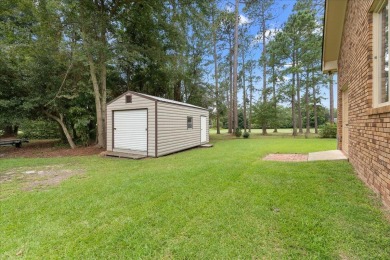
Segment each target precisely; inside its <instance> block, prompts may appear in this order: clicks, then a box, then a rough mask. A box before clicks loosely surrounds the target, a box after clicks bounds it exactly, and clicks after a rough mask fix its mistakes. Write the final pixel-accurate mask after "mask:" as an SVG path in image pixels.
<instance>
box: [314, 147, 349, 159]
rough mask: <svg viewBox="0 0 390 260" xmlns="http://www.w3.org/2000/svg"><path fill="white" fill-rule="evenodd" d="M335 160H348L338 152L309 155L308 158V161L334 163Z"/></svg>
mask: <svg viewBox="0 0 390 260" xmlns="http://www.w3.org/2000/svg"><path fill="white" fill-rule="evenodd" d="M335 160H348V158H347V157H346V156H345V155H344V154H343V152H342V151H340V150H331V151H323V152H316V153H309V158H308V161H335Z"/></svg>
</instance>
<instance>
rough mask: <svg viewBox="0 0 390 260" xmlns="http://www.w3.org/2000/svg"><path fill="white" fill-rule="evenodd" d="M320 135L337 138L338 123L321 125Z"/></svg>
mask: <svg viewBox="0 0 390 260" xmlns="http://www.w3.org/2000/svg"><path fill="white" fill-rule="evenodd" d="M319 136H320V137H321V138H336V137H337V124H329V123H327V124H325V125H322V126H320V131H319Z"/></svg>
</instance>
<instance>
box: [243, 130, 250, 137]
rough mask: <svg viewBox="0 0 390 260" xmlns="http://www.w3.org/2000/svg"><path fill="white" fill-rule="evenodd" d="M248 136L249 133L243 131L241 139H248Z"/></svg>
mask: <svg viewBox="0 0 390 260" xmlns="http://www.w3.org/2000/svg"><path fill="white" fill-rule="evenodd" d="M249 135H250V134H249V132H247V131H245V132H244V134H243V135H242V137H244V138H249Z"/></svg>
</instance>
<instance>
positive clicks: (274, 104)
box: [272, 64, 278, 133]
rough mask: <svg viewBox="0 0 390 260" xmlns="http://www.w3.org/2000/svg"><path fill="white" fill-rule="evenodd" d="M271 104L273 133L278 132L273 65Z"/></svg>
mask: <svg viewBox="0 0 390 260" xmlns="http://www.w3.org/2000/svg"><path fill="white" fill-rule="evenodd" d="M272 102H273V106H274V120H275V121H274V122H275V124H274V133H277V132H278V127H277V123H276V121H277V119H278V111H277V102H276V73H275V64H272Z"/></svg>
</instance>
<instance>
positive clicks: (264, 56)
mask: <svg viewBox="0 0 390 260" xmlns="http://www.w3.org/2000/svg"><path fill="white" fill-rule="evenodd" d="M262 6H263V7H262V14H263V15H262V16H261V17H262V18H261V30H262V36H263V39H262V40H263V52H262V57H263V91H262V94H263V105H264V107H265V104H266V103H267V62H266V55H267V48H266V40H265V37H266V35H265V33H266V24H265V10H264V3H262ZM262 133H263V135H266V134H267V124H266V123H265V122H264V123H263V125H262Z"/></svg>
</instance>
